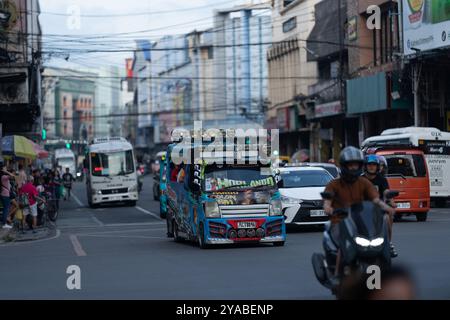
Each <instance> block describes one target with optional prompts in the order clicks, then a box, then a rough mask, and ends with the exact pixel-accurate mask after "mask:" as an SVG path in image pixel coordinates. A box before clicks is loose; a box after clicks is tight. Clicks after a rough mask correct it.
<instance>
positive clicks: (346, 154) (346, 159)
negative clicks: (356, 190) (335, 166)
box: [339, 147, 364, 182]
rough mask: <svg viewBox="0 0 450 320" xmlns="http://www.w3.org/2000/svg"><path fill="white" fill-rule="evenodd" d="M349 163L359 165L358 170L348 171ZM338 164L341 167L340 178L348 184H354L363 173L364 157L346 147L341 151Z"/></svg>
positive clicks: (355, 150)
mask: <svg viewBox="0 0 450 320" xmlns="http://www.w3.org/2000/svg"><path fill="white" fill-rule="evenodd" d="M350 162H357V163H359V168H358V169H356V170H349V169H348V168H347V164H348V163H350ZM339 164H340V166H341V172H342V178H343V179H344V180H346V181H348V182H354V181H356V180H357V179H358V177H359V176H361V174H362V173H363V166H364V155H363V153H362V151H361V150H359V149H357V148H355V147H346V148H344V149H343V150H342V151H341V154H340V156H339Z"/></svg>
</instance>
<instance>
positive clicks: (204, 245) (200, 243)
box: [197, 224, 210, 249]
mask: <svg viewBox="0 0 450 320" xmlns="http://www.w3.org/2000/svg"><path fill="white" fill-rule="evenodd" d="M197 239H198V240H197V241H198V246H199V247H200V248H201V249H208V248H209V247H210V246H209V245H208V244H207V243H205V230H204V228H203V224H200V227H199V228H198V234H197Z"/></svg>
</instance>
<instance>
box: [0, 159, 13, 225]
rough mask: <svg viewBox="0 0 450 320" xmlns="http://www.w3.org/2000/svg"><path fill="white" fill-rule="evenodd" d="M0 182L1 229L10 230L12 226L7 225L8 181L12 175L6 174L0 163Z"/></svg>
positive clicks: (8, 204)
mask: <svg viewBox="0 0 450 320" xmlns="http://www.w3.org/2000/svg"><path fill="white" fill-rule="evenodd" d="M0 176H1V177H0V180H1V189H2V190H1V198H2V205H3V213H2V225H3V227H2V228H3V229H11V228H12V226H11V225H9V224H8V223H7V220H8V217H9V207H10V204H11V183H10V179H11V178H13V177H14V176H13V174H11V173H10V172H8V171H7V170H6V168H5V166H4V164H3V162H1V163H0Z"/></svg>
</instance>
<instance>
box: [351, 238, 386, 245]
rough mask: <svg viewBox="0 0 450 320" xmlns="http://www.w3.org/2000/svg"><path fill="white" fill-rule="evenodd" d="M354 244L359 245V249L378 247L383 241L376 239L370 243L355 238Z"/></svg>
mask: <svg viewBox="0 0 450 320" xmlns="http://www.w3.org/2000/svg"><path fill="white" fill-rule="evenodd" d="M355 242H356V244H358V245H360V246H361V247H379V246H381V245H382V244H383V243H384V239H383V238H376V239H374V240H372V241H370V240H368V239H365V238H361V237H356V238H355Z"/></svg>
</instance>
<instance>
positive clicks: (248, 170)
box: [204, 165, 275, 192]
mask: <svg viewBox="0 0 450 320" xmlns="http://www.w3.org/2000/svg"><path fill="white" fill-rule="evenodd" d="M262 169H263V168H261V167H259V166H228V165H224V166H223V167H218V166H216V165H213V166H207V167H206V168H205V176H204V190H205V191H206V192H209V191H219V190H230V189H253V188H264V187H273V186H275V180H274V178H273V177H272V176H271V175H267V174H265V173H263V172H262Z"/></svg>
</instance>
